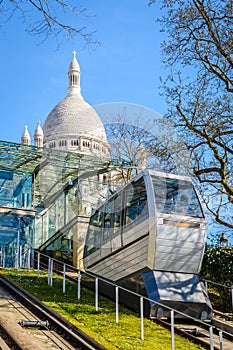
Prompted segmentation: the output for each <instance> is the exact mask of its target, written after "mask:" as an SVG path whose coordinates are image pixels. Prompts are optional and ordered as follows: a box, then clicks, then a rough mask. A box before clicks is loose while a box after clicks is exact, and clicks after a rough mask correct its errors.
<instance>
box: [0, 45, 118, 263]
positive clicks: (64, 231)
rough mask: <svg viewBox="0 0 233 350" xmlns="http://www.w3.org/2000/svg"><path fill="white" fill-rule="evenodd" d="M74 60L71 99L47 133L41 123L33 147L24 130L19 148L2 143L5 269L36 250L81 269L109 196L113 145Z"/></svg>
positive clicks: (0, 214)
mask: <svg viewBox="0 0 233 350" xmlns="http://www.w3.org/2000/svg"><path fill="white" fill-rule="evenodd" d="M73 55H74V56H73V59H72V61H71V63H70V65H69V68H68V91H67V95H66V96H65V98H64V99H63V100H62V101H61V102H59V103H58V104H57V105H56V106H55V107H54V108H53V109H52V111H51V112H50V113H49V114H48V116H47V118H46V119H45V122H44V124H43V127H41V126H40V122H38V125H37V128H36V130H35V133H34V146H32V145H31V137H30V134H29V130H28V129H27V127H26V126H25V130H24V133H23V135H22V137H21V144H17V143H12V142H5V141H0V258H1V262H2V261H3V260H4V265H6V266H7V265H8V266H10V265H11V266H12V264H13V261H12V260H14V259H15V264H14V265H15V266H18V264H20V262H19V259H21V256H22V255H23V254H21V253H22V252H23V250H24V249H26V248H31V249H39V250H40V251H42V252H44V253H46V254H49V255H51V256H53V257H57V258H60V259H62V260H64V261H67V262H69V263H71V264H73V265H74V266H77V267H81V266H80V264H81V260H82V248H83V244H84V239H85V234H86V230H87V225H88V222H89V217H90V214H91V211H92V209H93V208H94V207H95V206H96V205H98V204H99V203H100V201H103V200H105V199H106V198H107V196H108V193H109V191H110V190H111V191H112V189H111V171H112V170H113V169H114V167H115V166H113V163H112V162H111V160H110V146H109V143H108V141H107V138H106V133H105V129H104V126H103V124H102V121H101V119H100V117H99V115H98V114H97V112H96V111H95V110H94V108H92V107H91V106H90V105H89V104H88V103H87V102H86V101H85V100H84V98H83V97H82V95H81V90H80V67H79V64H78V62H77V60H76V53H75V51H74V52H73ZM111 193H112V192H111ZM14 252H15V253H14ZM8 260H9V261H8Z"/></svg>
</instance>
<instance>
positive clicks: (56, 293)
mask: <svg viewBox="0 0 233 350" xmlns="http://www.w3.org/2000/svg"><path fill="white" fill-rule="evenodd" d="M1 273H2V274H5V275H6V276H7V277H9V278H11V279H12V280H14V281H15V282H16V283H17V284H18V285H20V286H21V287H23V288H24V289H26V290H27V291H28V292H30V293H31V294H33V295H35V296H36V297H37V298H38V299H40V300H41V301H42V302H43V303H44V304H46V305H48V306H49V307H51V308H52V309H54V310H55V311H56V312H58V313H59V314H61V315H62V316H63V317H65V318H66V319H68V320H69V321H70V322H71V323H73V324H74V325H76V326H77V327H79V328H81V329H82V330H83V331H84V332H86V333H88V334H89V335H90V336H91V337H93V338H94V339H95V340H96V341H98V342H99V343H101V344H103V345H104V346H105V347H106V348H108V349H109V350H116V349H122V350H127V349H129V350H131V349H140V350H152V349H156V350H170V349H171V334H170V332H169V331H168V330H166V329H164V328H163V327H161V326H160V325H156V324H155V323H153V322H151V321H150V320H148V319H144V327H145V328H144V340H141V339H140V318H139V316H137V315H136V314H134V313H132V312H130V311H129V310H127V309H125V308H122V307H119V323H118V324H116V322H115V304H114V303H112V302H110V301H108V300H107V299H105V298H102V297H100V298H99V309H98V311H96V310H95V295H94V293H93V292H91V291H89V290H87V289H85V288H82V290H81V300H80V301H78V300H77V286H76V285H75V284H74V283H72V282H70V281H66V293H65V294H64V293H63V292H62V278H61V277H60V276H57V275H54V278H53V286H52V287H50V286H48V279H47V274H45V273H41V274H40V277H39V278H38V277H37V272H35V271H30V272H28V271H26V270H13V269H9V270H8V269H4V270H3V269H2V270H1ZM175 348H176V350H187V349H189V350H194V349H201V347H199V346H197V345H195V344H193V343H191V342H189V341H188V340H186V339H185V338H182V337H180V336H178V335H176V336H175Z"/></svg>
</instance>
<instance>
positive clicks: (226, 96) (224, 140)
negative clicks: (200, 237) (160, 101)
mask: <svg viewBox="0 0 233 350" xmlns="http://www.w3.org/2000/svg"><path fill="white" fill-rule="evenodd" d="M154 2H157V1H156V0H153V1H151V2H150V3H151V4H152V3H154ZM158 2H159V1H158ZM159 3H160V4H161V9H162V10H165V11H164V15H163V17H162V18H160V22H161V25H162V29H163V30H164V31H165V32H166V34H167V39H166V40H165V42H164V43H163V44H162V49H163V55H164V62H165V64H166V66H167V67H169V68H170V69H171V71H170V74H169V76H168V77H167V79H166V81H164V88H165V90H164V91H165V95H166V98H167V102H168V104H169V111H168V113H167V117H168V118H169V120H172V121H173V122H174V125H175V126H176V130H178V131H179V132H180V134H182V136H183V139H184V141H185V144H186V146H187V148H188V149H189V150H190V152H191V158H192V168H193V173H194V175H196V177H197V178H198V179H199V183H200V185H201V186H200V189H201V190H202V193H203V198H204V200H205V204H206V207H207V208H208V210H209V212H210V213H211V214H212V216H213V217H214V218H215V220H216V222H217V223H220V224H222V225H224V226H225V227H228V228H230V229H232V228H233V219H232V215H231V213H232V205H233V178H232V170H233V169H232V165H233V162H232V160H233V159H232V156H233V147H232V144H233V142H232V136H233V117H232V111H233V108H232V107H233V100H232V92H233V56H232V48H233V40H232V37H233V35H232V34H233V3H232V1H231V0H226V1H220V0H187V1H182V0H172V1H167V0H161V1H160V2H159Z"/></svg>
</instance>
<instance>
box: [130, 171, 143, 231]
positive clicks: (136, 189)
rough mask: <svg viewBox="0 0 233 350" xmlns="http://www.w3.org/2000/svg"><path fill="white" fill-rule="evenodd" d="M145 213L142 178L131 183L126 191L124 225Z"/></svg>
mask: <svg viewBox="0 0 233 350" xmlns="http://www.w3.org/2000/svg"><path fill="white" fill-rule="evenodd" d="M146 212H147V194H146V187H145V183H144V180H143V178H141V179H140V180H138V181H137V182H132V183H131V184H130V185H129V187H128V188H127V190H126V209H125V224H126V226H127V225H130V224H131V223H132V222H134V221H135V220H137V219H139V217H140V216H143V215H145V214H146Z"/></svg>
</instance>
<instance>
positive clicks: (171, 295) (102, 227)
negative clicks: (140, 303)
mask: <svg viewBox="0 0 233 350" xmlns="http://www.w3.org/2000/svg"><path fill="white" fill-rule="evenodd" d="M185 197H186V199H187V200H186V202H185V203H183V202H184V198H185ZM182 205H183V207H184V206H185V209H184V208H183V209H181V208H182ZM206 230H207V223H206V220H205V217H204V213H203V210H202V208H201V204H200V201H199V199H198V197H197V194H196V192H195V189H194V187H193V184H192V181H191V179H190V178H189V177H185V176H178V175H171V174H165V173H159V172H154V171H148V170H147V171H143V172H142V173H140V174H139V175H138V176H136V177H135V178H134V179H133V180H132V181H131V182H130V183H129V184H127V185H126V186H124V187H123V188H122V189H121V190H120V191H118V192H117V193H116V194H114V195H113V196H112V197H111V198H110V199H109V200H108V201H107V202H105V204H104V205H102V206H101V207H100V208H98V210H97V211H96V212H95V214H94V215H93V216H92V218H91V220H90V225H89V231H88V235H87V239H86V247H85V250H84V266H85V269H86V270H87V271H91V272H92V273H94V274H96V275H99V276H101V277H104V278H107V279H109V280H112V281H115V282H117V283H119V284H121V285H123V286H124V287H126V288H130V289H133V290H134V291H140V292H141V293H142V294H144V295H146V296H147V297H148V298H150V299H151V300H152V301H151V302H150V311H149V314H150V316H156V317H157V316H166V317H169V313H170V311H169V310H168V311H166V308H165V307H164V308H162V307H161V305H158V304H157V303H160V304H163V305H165V306H168V307H170V308H173V309H176V310H178V311H180V312H182V313H186V314H188V315H190V316H192V317H195V318H202V319H211V318H212V307H211V305H210V302H209V299H208V296H207V295H206V292H205V290H204V288H203V286H202V284H201V283H200V281H199V278H198V273H199V272H200V268H201V263H202V259H203V255H204V249H205V238H206ZM176 317H180V316H179V315H178V314H177V315H176Z"/></svg>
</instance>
